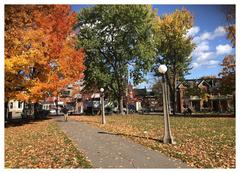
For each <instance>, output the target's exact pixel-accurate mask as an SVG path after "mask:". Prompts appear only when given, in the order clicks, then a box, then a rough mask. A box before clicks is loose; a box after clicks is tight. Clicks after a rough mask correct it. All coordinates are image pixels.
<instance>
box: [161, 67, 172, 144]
mask: <svg viewBox="0 0 240 173" xmlns="http://www.w3.org/2000/svg"><path fill="white" fill-rule="evenodd" d="M158 71H159V73H161V74H162V90H163V112H164V136H163V143H164V144H175V143H176V142H174V140H173V137H172V134H171V128H170V120H169V107H168V96H167V85H166V79H165V73H166V71H167V66H166V65H160V66H159V68H158Z"/></svg>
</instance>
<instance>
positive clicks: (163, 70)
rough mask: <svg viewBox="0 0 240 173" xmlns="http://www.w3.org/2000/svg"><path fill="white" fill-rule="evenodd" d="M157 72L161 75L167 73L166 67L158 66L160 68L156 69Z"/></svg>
mask: <svg viewBox="0 0 240 173" xmlns="http://www.w3.org/2000/svg"><path fill="white" fill-rule="evenodd" d="M158 71H159V73H162V74H164V73H166V71H167V66H166V65H165V64H163V65H160V66H159V67H158Z"/></svg>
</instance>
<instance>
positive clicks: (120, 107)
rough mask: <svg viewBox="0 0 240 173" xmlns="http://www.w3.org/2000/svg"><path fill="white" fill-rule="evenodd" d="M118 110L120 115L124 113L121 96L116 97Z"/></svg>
mask: <svg viewBox="0 0 240 173" xmlns="http://www.w3.org/2000/svg"><path fill="white" fill-rule="evenodd" d="M118 111H119V114H121V115H123V114H124V112H123V96H119V97H118Z"/></svg>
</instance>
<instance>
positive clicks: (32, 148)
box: [5, 120, 91, 168]
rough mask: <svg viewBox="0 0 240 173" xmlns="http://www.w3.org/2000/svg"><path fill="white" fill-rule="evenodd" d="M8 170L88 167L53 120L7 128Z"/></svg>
mask: <svg viewBox="0 0 240 173" xmlns="http://www.w3.org/2000/svg"><path fill="white" fill-rule="evenodd" d="M5 167H6V168H89V167H91V164H90V162H89V161H87V160H86V158H85V157H84V156H83V154H82V153H81V152H80V151H78V150H77V149H76V148H75V147H74V145H73V144H72V142H71V140H69V139H68V138H67V137H66V135H65V134H64V133H63V132H61V131H60V129H59V128H58V127H57V125H56V124H55V123H54V122H53V121H52V120H44V121H38V122H32V123H29V124H22V125H20V126H9V127H6V128H5Z"/></svg>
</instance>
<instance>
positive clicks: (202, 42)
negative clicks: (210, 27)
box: [188, 26, 232, 69]
mask: <svg viewBox="0 0 240 173" xmlns="http://www.w3.org/2000/svg"><path fill="white" fill-rule="evenodd" d="M199 30H200V29H199ZM199 30H198V29H197V28H191V30H189V33H188V34H193V35H194V37H193V42H194V43H195V44H196V45H197V47H196V48H195V49H194V51H193V52H192V54H191V55H192V58H193V62H192V67H193V69H197V68H216V67H217V65H218V64H219V61H218V60H216V58H217V57H218V55H222V54H227V53H230V52H231V51H232V48H231V46H230V45H218V46H217V47H216V50H212V49H211V48H210V45H209V44H210V43H211V40H214V39H216V38H218V37H222V36H225V35H226V31H225V28H224V27H223V26H218V27H216V28H215V30H214V31H212V32H207V31H206V32H203V33H201V34H199Z"/></svg>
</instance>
